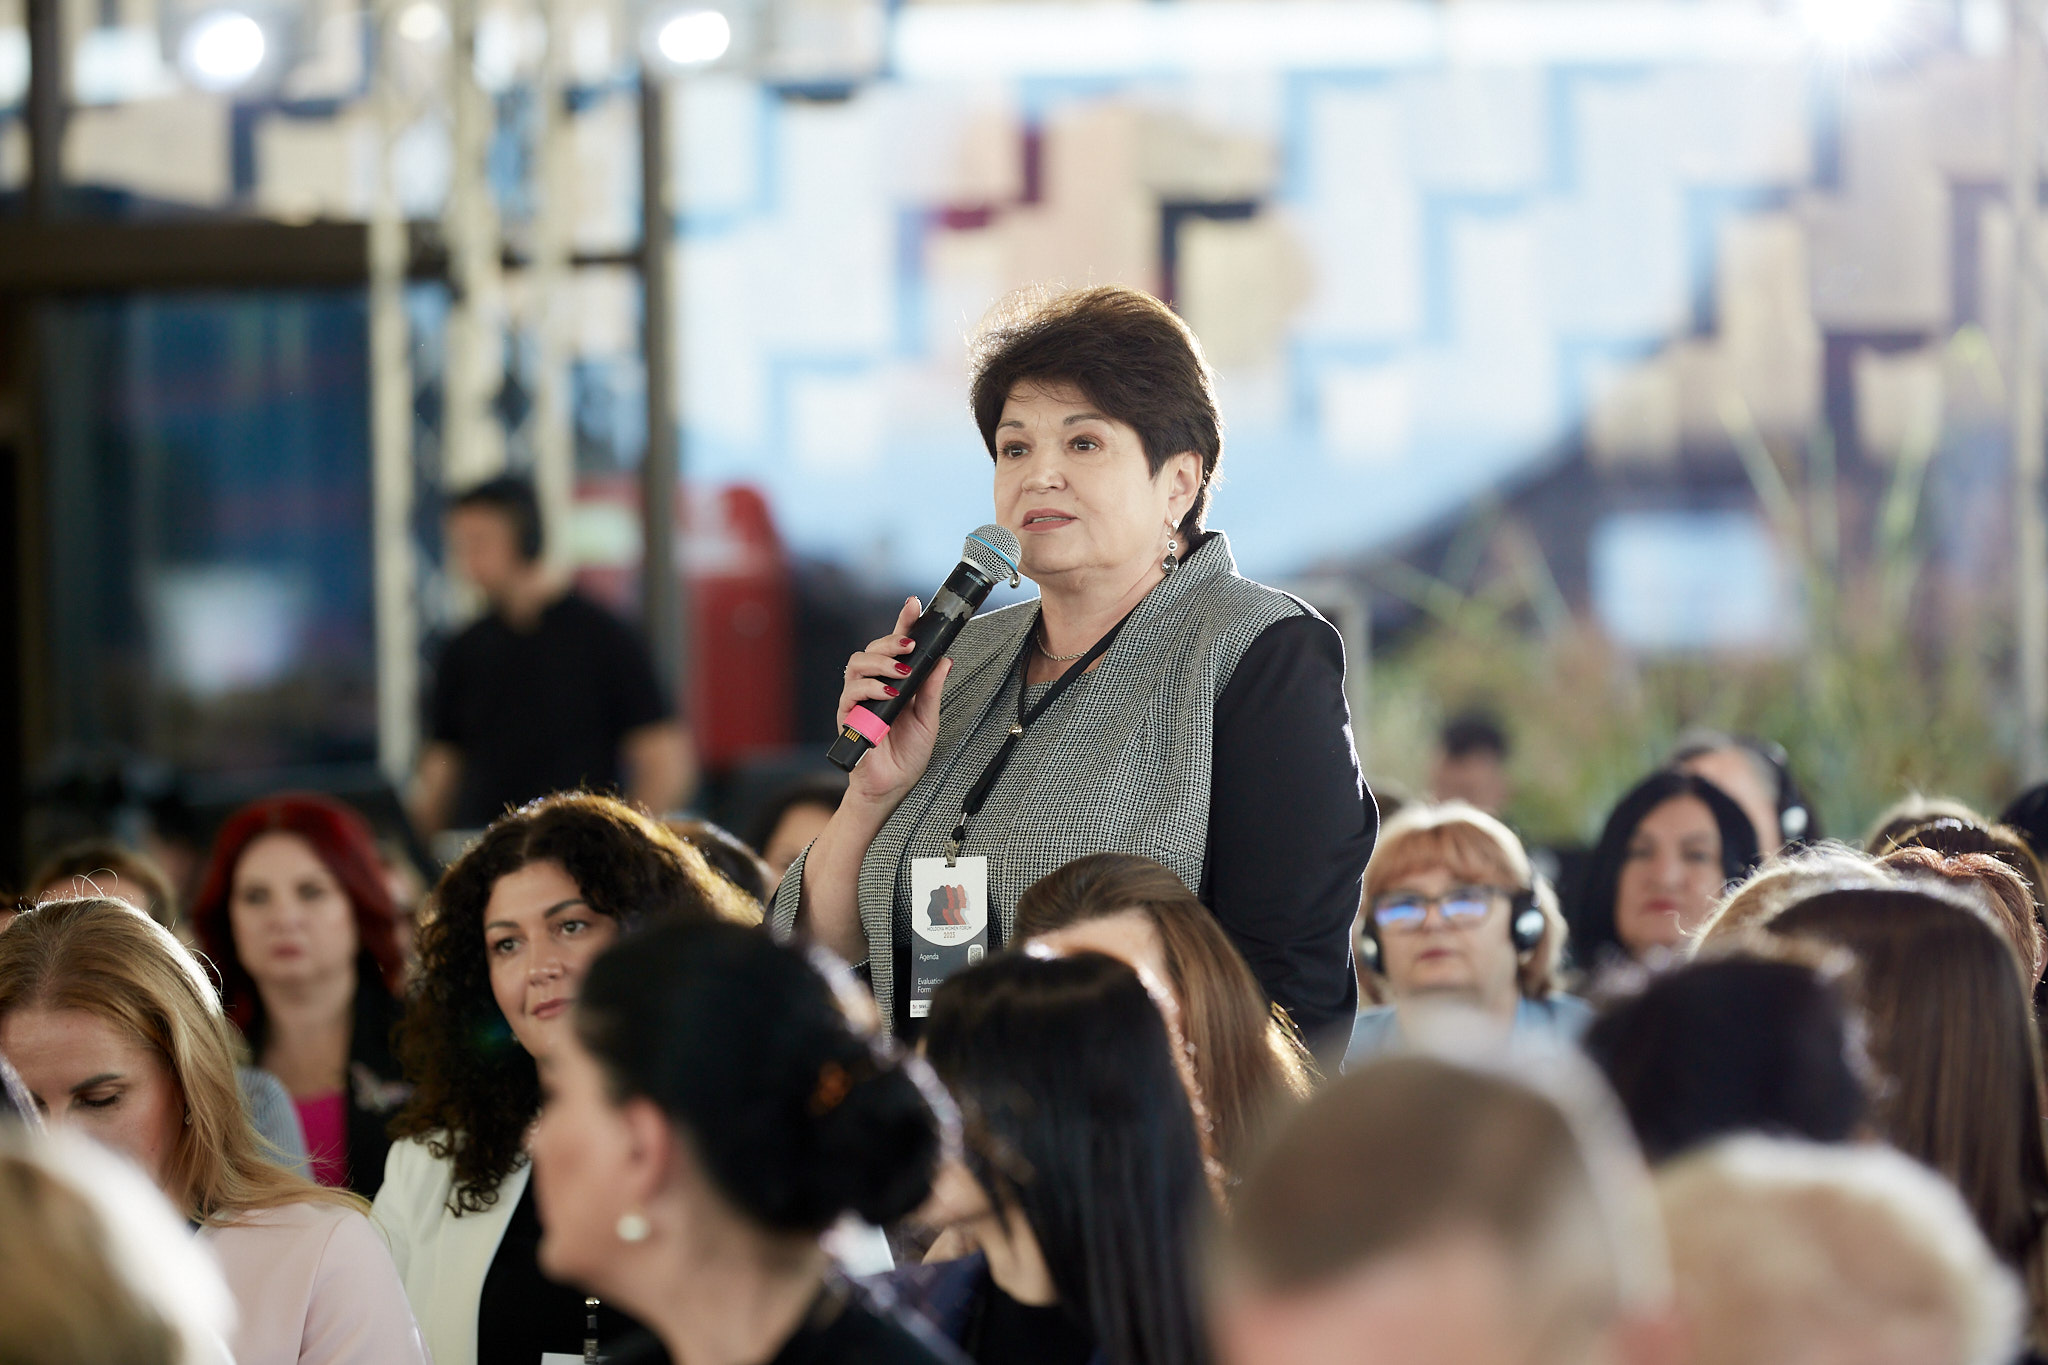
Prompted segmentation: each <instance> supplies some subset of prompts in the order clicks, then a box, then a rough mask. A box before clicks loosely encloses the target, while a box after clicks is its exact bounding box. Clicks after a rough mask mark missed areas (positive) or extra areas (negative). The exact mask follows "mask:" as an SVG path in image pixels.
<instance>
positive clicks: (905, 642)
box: [897, 635, 917, 649]
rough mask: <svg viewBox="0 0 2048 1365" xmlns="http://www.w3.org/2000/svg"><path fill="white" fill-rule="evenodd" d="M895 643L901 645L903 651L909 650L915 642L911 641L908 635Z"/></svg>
mask: <svg viewBox="0 0 2048 1365" xmlns="http://www.w3.org/2000/svg"><path fill="white" fill-rule="evenodd" d="M897 643H898V644H900V645H902V646H903V647H904V648H905V649H909V648H910V647H911V646H912V645H914V644H916V643H917V641H915V640H913V639H911V638H910V637H909V636H908V635H906V636H904V637H903V638H902V639H901V640H898V641H897Z"/></svg>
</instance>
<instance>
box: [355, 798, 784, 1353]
mask: <svg viewBox="0 0 2048 1365" xmlns="http://www.w3.org/2000/svg"><path fill="white" fill-rule="evenodd" d="M434 901H435V907H436V913H435V914H434V916H433V918H432V919H430V920H428V921H427V923H426V925H425V927H424V928H423V929H422V930H421V933H420V976H419V981H418V985H417V989H416V990H415V992H414V994H413V999H412V1002H411V1005H410V1007H409V1008H408V1010H407V1013H406V1018H405V1022H404V1024H403V1025H401V1027H400V1030H399V1054H400V1056H402V1057H403V1058H404V1060H405V1065H406V1074H407V1075H408V1076H410V1077H411V1078H412V1079H413V1081H414V1082H415V1084H416V1086H417V1088H416V1089H415V1090H414V1092H413V1096H412V1100H411V1102H410V1103H409V1104H408V1105H407V1106H406V1107H405V1110H404V1112H402V1113H401V1114H400V1115H399V1116H398V1119H397V1121H396V1123H395V1124H394V1125H393V1129H394V1132H395V1133H396V1135H397V1136H398V1138H399V1141H397V1142H395V1143H394V1144H393V1145H392V1148H391V1156H390V1160H389V1164H388V1166H387V1169H386V1171H385V1178H384V1186H383V1188H382V1189H380V1190H379V1191H378V1192H377V1204H376V1208H375V1210H374V1212H373V1217H374V1218H375V1219H376V1222H377V1225H378V1227H379V1228H380V1229H381V1230H382V1231H383V1233H384V1236H385V1239H386V1240H387V1241H388V1242H389V1243H390V1244H391V1254H392V1258H393V1259H394V1260H395V1261H396V1262H397V1263H398V1272H399V1275H400V1277H401V1278H402V1279H403V1280H404V1281H405V1287H406V1291H407V1292H408V1293H409V1294H410V1295H411V1296H412V1299H413V1302H414V1303H415V1304H416V1305H418V1308H419V1313H420V1318H421V1324H420V1325H421V1329H422V1331H423V1333H424V1334H425V1336H426V1340H427V1346H428V1348H429V1349H431V1350H432V1351H433V1353H434V1361H435V1365H533V1361H534V1358H535V1356H536V1355H538V1354H540V1353H544V1352H545V1353H552V1354H559V1355H572V1356H580V1355H581V1354H582V1353H583V1343H584V1340H585V1338H586V1336H587V1335H589V1334H588V1333H587V1332H586V1330H585V1328H586V1325H587V1324H586V1319H588V1318H590V1317H591V1316H592V1312H591V1311H590V1310H587V1309H586V1305H585V1303H584V1296H583V1295H582V1294H581V1293H580V1292H577V1291H574V1290H571V1289H570V1288H569V1287H568V1286H566V1285H561V1284H556V1283H554V1282H553V1281H551V1280H549V1279H547V1278H545V1277H544V1276H543V1275H542V1274H541V1271H540V1269H539V1266H538V1264H537V1262H536V1260H535V1256H536V1251H537V1248H538V1247H539V1245H540V1237H541V1226H540V1220H539V1215H538V1213H537V1212H536V1206H535V1202H534V1192H533V1189H532V1187H531V1185H530V1183H529V1181H528V1175H529V1168H528V1166H527V1160H526V1151H525V1146H524V1142H525V1136H526V1131H527V1129H528V1127H529V1126H530V1125H531V1124H532V1123H533V1119H534V1115H535V1114H537V1113H538V1112H540V1082H539V1078H538V1075H537V1073H536V1071H535V1062H536V1060H537V1059H539V1058H542V1057H545V1056H547V1055H548V1053H549V1052H551V1051H552V1050H553V1049H554V1048H556V1047H558V1046H560V1045H561V1040H562V1039H563V1038H565V1037H567V1036H568V1033H569V1028H570V1021H569V1010H570V1008H571V1007H572V1006H573V1005H574V1004H575V1002H576V997H577V993H578V992H579V991H580V990H581V988H582V985H583V979H584V975H585V974H586V973H587V972H588V971H589V970H590V964H591V963H592V962H594V961H596V960H597V957H598V954H600V953H602V952H603V951H604V950H605V948H606V947H608V946H609V945H610V944H611V943H612V942H613V941H615V940H616V939H617V938H618V937H619V936H620V935H621V934H622V933H624V932H625V931H626V930H627V929H629V928H631V927H633V926H634V925H635V924H638V923H639V922H641V921H642V920H651V919H660V918H677V919H689V920H704V921H709V920H718V919H730V920H735V921H738V922H741V923H746V924H758V923H759V922H760V919H761V910H760V907H759V906H758V905H754V904H752V903H751V902H749V901H748V900H747V899H746V897H745V896H743V895H742V894H741V893H740V892H739V891H738V890H737V889H736V888H735V887H733V886H732V885H731V884H730V883H728V882H727V881H726V880H725V879H724V878H722V877H720V876H718V875H717V874H716V873H714V872H712V871H711V869H710V868H709V867H708V866H707V865H706V864H705V862H704V859H703V856H702V855H701V854H700V853H698V851H697V850H696V849H695V848H693V847H691V846H690V845H689V844H687V843H685V842H683V841H682V840H681V839H679V838H677V837H676V836H675V835H674V834H672V833H671V832H669V831H668V830H667V829H664V828H663V827H662V826H661V825H659V824H657V823H655V822H654V821H653V820H650V819H649V818H647V817H646V816H645V815H643V814H641V813H640V812H638V811H636V810H634V809H633V808H632V807H631V806H628V805H626V804H625V803H624V802H623V801H619V800H616V799H614V798H612V797H608V796H587V795H581V794H573V795H562V796H550V797H546V798H544V799H542V800H540V801H537V802H534V803H533V804H531V805H528V806H524V807H521V808H520V809H519V810H518V811H515V812H514V813H512V814H511V815H508V816H506V817H505V818H503V819H502V820H499V821H498V822H497V823H496V824H494V825H492V826H491V827H490V829H489V830H487V831H486V832H485V833H484V836H483V838H482V839H481V840H479V841H478V842H477V843H476V844H474V845H473V846H472V847H471V848H470V849H469V851H468V852H467V853H465V854H463V856H462V857H461V858H460V859H458V860H457V861H456V862H455V863H454V864H453V865H452V866H451V867H450V868H449V869H448V871H447V872H446V873H445V874H444V875H443V876H442V878H441V884H440V887H439V888H438V889H437V890H436V892H435V894H434ZM594 1315H595V1319H596V1323H597V1332H596V1335H597V1336H598V1338H599V1339H600V1340H602V1341H607V1342H609V1341H615V1340H617V1339H618V1338H619V1337H621V1336H623V1335H627V1334H629V1333H631V1332H632V1331H636V1330H638V1329H637V1327H635V1326H634V1325H633V1324H631V1323H629V1322H627V1321H626V1320H625V1319H623V1318H621V1316H620V1315H619V1314H618V1312H617V1311H616V1310H615V1309H613V1308H612V1307H611V1306H610V1305H609V1304H605V1305H600V1306H599V1307H598V1308H597V1309H596V1310H594Z"/></svg>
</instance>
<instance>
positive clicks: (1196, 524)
mask: <svg viewBox="0 0 2048 1365" xmlns="http://www.w3.org/2000/svg"><path fill="white" fill-rule="evenodd" d="M969 363H970V366H971V368H972V373H973V382H972V385H971V387H970V389H969V397H970V401H971V402H972V404H973V407H974V422H975V425H976V426H978V427H980V428H981V439H982V442H983V443H984V444H985V445H987V447H988V454H989V458H990V459H991V460H993V459H994V458H995V454H996V423H998V422H1000V421H1002V420H1003V404H1005V403H1007V402H1008V401H1009V400H1010V393H1011V391H1012V390H1013V389H1015V388H1016V387H1017V385H1018V384H1020V383H1026V382H1031V381H1036V382H1037V383H1040V384H1071V385H1073V386H1074V387H1075V388H1077V389H1079V390H1080V391H1081V393H1082V394H1083V395H1084V396H1085V397H1086V398H1087V400H1088V401H1089V403H1091V404H1093V405H1094V406H1095V407H1096V408H1098V409H1100V410H1101V412H1102V414H1103V416H1105V417H1110V418H1114V419H1115V420H1116V421H1119V422H1123V423H1126V424H1128V425H1129V426H1130V427H1132V428H1133V429H1134V430H1136V432H1137V433H1138V439H1139V441H1140V442H1142V443H1143V445H1144V447H1145V463H1146V464H1147V465H1149V466H1150V467H1151V470H1152V473H1153V474H1154V476H1157V475H1158V473H1159V471H1160V469H1161V468H1162V467H1164V465H1165V464H1166V462H1167V461H1168V460H1170V459H1172V458H1173V457H1174V456H1176V455H1179V454H1182V453H1183V452H1187V451H1192V452H1194V453H1195V454H1196V455H1199V456H1201V459H1202V486H1201V487H1200V488H1199V489H1197V490H1196V492H1195V500H1194V502H1193V503H1191V504H1190V505H1189V506H1188V510H1187V515H1186V516H1184V517H1182V518H1181V520H1180V535H1181V538H1182V539H1183V540H1187V539H1190V538H1192V537H1193V536H1195V535H1196V534H1198V533H1199V532H1200V531H1201V529H1202V514H1203V513H1204V512H1206V511H1208V509H1209V487H1210V485H1211V484H1212V483H1214V482H1215V479H1216V466H1217V465H1218V464H1219V463H1220V462H1221V461H1222V459H1223V419H1222V417H1221V415H1219V414H1218V412H1217V411H1216V393H1215V376H1214V375H1212V374H1211V373H1210V370H1209V364H1208V362H1207V361H1206V360H1204V359H1203V358H1202V343H1201V342H1199V341H1197V340H1196V339H1195V334H1194V333H1193V332H1191V331H1189V330H1188V325H1187V324H1186V323H1185V322H1182V321H1181V320H1180V318H1179V317H1178V316H1176V315H1175V314H1174V311H1173V310H1172V309H1171V308H1168V307H1167V306H1166V305H1165V304H1163V303H1161V302H1160V301H1159V300H1158V299H1155V298H1153V297H1152V296H1151V295H1150V294H1147V293H1145V292H1143V291H1142V290H1137V289H1126V288H1124V287H1123V286H1122V285H1100V286H1097V287H1096V288H1093V289H1074V290H1068V291H1066V292H1063V293H1047V292H1040V291H1027V292H1025V293H1022V294H1018V295H1014V296H1012V297H1011V298H1010V299H1008V300H1006V301H1005V302H1004V303H1002V304H1000V305H998V306H997V308H996V310H995V311H994V312H993V313H992V314H990V316H989V318H988V320H987V321H986V322H984V323H983V324H982V326H981V330H980V332H979V333H977V334H976V336H975V338H974V341H973V344H972V346H971V347H970V349H969ZM1183 549H1185V546H1184V547H1183Z"/></svg>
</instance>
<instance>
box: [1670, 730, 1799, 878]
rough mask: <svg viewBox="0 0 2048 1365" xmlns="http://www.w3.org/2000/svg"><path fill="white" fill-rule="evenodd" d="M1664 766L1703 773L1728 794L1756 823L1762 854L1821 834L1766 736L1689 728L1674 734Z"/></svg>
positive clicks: (1781, 756) (1782, 759) (1779, 752)
mask: <svg viewBox="0 0 2048 1365" xmlns="http://www.w3.org/2000/svg"><path fill="white" fill-rule="evenodd" d="M1665 766H1666V767H1669V768H1675V769H1677V770H1678V771H1679V772H1682V773H1691V774H1693V775H1694V776H1695V777H1704V778H1705V779H1707V781H1709V782H1711V783H1713V784H1714V785H1715V786H1716V787H1719V788H1720V789H1721V790H1722V791H1724V792H1726V793H1728V795H1729V796H1731V797H1733V798H1734V800H1735V804H1736V805H1738V806H1740V807H1742V809H1743V813H1744V814H1746V815H1748V816H1749V822H1750V824H1751V825H1752V826H1754V827H1755V829H1756V842H1757V848H1758V850H1759V851H1761V852H1762V854H1763V856H1765V857H1766V858H1768V857H1770V856H1772V855H1773V854H1775V853H1777V852H1778V851H1779V850H1780V849H1783V848H1784V847H1786V846H1787V845H1788V844H1790V845H1794V846H1796V845H1799V844H1811V843H1817V842H1819V840H1820V838H1821V832H1820V825H1819V822H1818V821H1816V820H1815V819H1814V817H1813V809H1812V807H1811V806H1810V805H1809V804H1808V803H1807V800H1806V796H1805V794H1804V793H1803V792H1801V791H1800V790H1799V784H1798V783H1797V782H1795V781H1793V779H1792V768H1791V765H1790V761H1789V760H1788V759H1787V758H1786V757H1785V751H1784V749H1782V748H1780V747H1779V746H1778V745H1776V744H1773V743H1771V742H1770V741H1769V740H1762V739H1748V738H1743V737H1740V736H1736V735H1730V734H1723V733H1722V732H1721V731H1719V730H1694V731H1691V732H1690V733H1687V734H1685V735H1681V736H1680V737H1679V740H1678V744H1677V747H1676V748H1674V749H1673V750H1672V753H1671V758H1670V759H1669V760H1668V761H1667V762H1666V764H1665Z"/></svg>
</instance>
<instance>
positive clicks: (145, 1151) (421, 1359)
mask: <svg viewBox="0 0 2048 1365" xmlns="http://www.w3.org/2000/svg"><path fill="white" fill-rule="evenodd" d="M0 1052H4V1053H5V1054H6V1056H7V1057H8V1059H9V1060H10V1061H12V1062H13V1063H14V1065H15V1069H16V1070H17V1071H19V1072H20V1073H21V1079H22V1082H23V1083H24V1084H25V1085H26V1086H27V1088H28V1091H29V1093H30V1094H31V1095H32V1096H33V1097H34V1103H35V1107H36V1109H37V1110H38V1112H40V1113H41V1114H42V1115H43V1117H44V1119H45V1120H46V1121H47V1122H48V1123H49V1124H50V1126H51V1127H53V1128H60V1127H61V1128H70V1129H74V1130H76V1131H80V1132H83V1133H85V1134H86V1135H87V1136H90V1137H92V1138H94V1139H96V1140H98V1141H99V1142H100V1143H101V1144H103V1145H104V1146H107V1147H110V1148H112V1149H114V1150H115V1151H118V1152H121V1153H123V1154H124V1155H126V1156H128V1157H129V1158H131V1159H132V1160H134V1162H135V1163H136V1165H137V1166H139V1167H140V1168H141V1169H142V1171H143V1172H144V1173H145V1174H146V1175H148V1176H150V1177H151V1178H152V1179H153V1180H154V1181H155V1183H156V1185H157V1187H158V1188H159V1189H161V1190H162V1191H163V1192H164V1194H165V1196H166V1197H167V1198H169V1199H170V1201H171V1203H172V1205H173V1206H174V1207H176V1209H177V1210H178V1212H179V1213H180V1215H182V1216H183V1217H185V1218H186V1219H188V1220H190V1221H191V1222H192V1223H193V1224H194V1225H195V1226H196V1227H197V1228H198V1235H199V1240H200V1241H201V1242H202V1243H204V1244H206V1245H208V1246H209V1247H210V1248H211V1250H212V1251H213V1254H214V1257H215V1259H216V1260H217V1261H218V1262H219V1264H220V1269H221V1273H222V1277H223V1278H224V1279H225V1280H226V1281H227V1286H228V1290H229V1292H230V1293H231V1294H232V1295H233V1296H234V1300H235V1310H236V1325H235V1329H234V1331H233V1333H232V1334H231V1335H230V1337H229V1342H228V1344H229V1347H230V1348H231V1349H232V1350H233V1352H234V1359H235V1360H236V1362H237V1363H238V1365H426V1362H427V1356H426V1353H425V1351H424V1349H423V1348H422V1346H421V1342H420V1333H419V1329H418V1327H417V1326H416V1325H415V1324H414V1322H413V1316H412V1310H411V1308H410V1307H409V1306H408V1305H407V1303H406V1297H405V1291H404V1289H403V1288H402V1287H401V1286H400V1284H399V1280H398V1276H397V1274H396V1273H395V1272H394V1271H393V1269H392V1264H391V1257H390V1255H389V1254H388V1253H387V1252H386V1251H385V1249H384V1246H383V1244H382V1242H380V1241H379V1240H378V1237H377V1234H376V1232H375V1231H374V1230H372V1228H371V1227H370V1223H369V1220H368V1219H366V1218H365V1217H364V1216H363V1202H362V1200H361V1199H359V1198H357V1197H356V1196H354V1195H351V1194H348V1193H345V1192H343V1191H340V1190H329V1189H323V1188H321V1187H320V1186H318V1185H315V1184H313V1183H312V1182H310V1181H308V1180H306V1179H305V1178H303V1177H301V1176H298V1175H295V1174H294V1173H292V1172H291V1171H288V1170H286V1169H285V1168H284V1167H282V1166H280V1165H277V1164H276V1163H275V1162H272V1161H270V1160H267V1159H266V1158H265V1157H264V1156H263V1155H262V1152H261V1148H260V1146H259V1140H258V1138H257V1136H256V1130H255V1129H254V1128H253V1127H252V1126H251V1125H250V1122H249V1117H248V1114H247V1112H246V1111H245V1110H244V1108H243V1106H242V1097H241V1092H240V1090H239V1088H238V1087H237V1085H236V1081H235V1034H234V1030H233V1027H232V1026H231V1025H230V1024H229V1023H228V1021H227V1018H226V1016H225V1015H224V1014H222V1012H221V1006H220V999H219V997H218V996H217V995H215V994H214V991H213V987H212V986H211V984H209V983H208V981H207V979H206V976H205V974H204V972H203V970H202V969H201V968H200V966H199V963H198V962H197V961H196V960H195V959H194V958H193V957H192V955H191V954H190V953H189V952H187V951H186V949H185V948H184V947H183V946H182V945H180V944H179V943H178V941H177V940H176V939H175V938H173V937H171V935H170V932H169V931H168V930H166V929H165V928H163V926H162V925H159V924H157V923H156V922H155V921H153V920H151V919H150V918H149V917H148V916H146V915H144V914H143V913H142V912H140V911H139V910H136V909H135V908H134V907H133V906H130V905H128V904H126V903H124V902H121V901H113V900H101V899H91V900H69V901H49V902H45V903H44V904H42V905H39V906H37V907H36V908H35V909H33V910H30V911H27V912H25V913H24V914H22V915H21V916H20V917H19V918H18V919H16V920H15V922H14V923H13V924H12V925H11V926H10V927H9V928H8V930H7V932H6V933H4V934H0Z"/></svg>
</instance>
